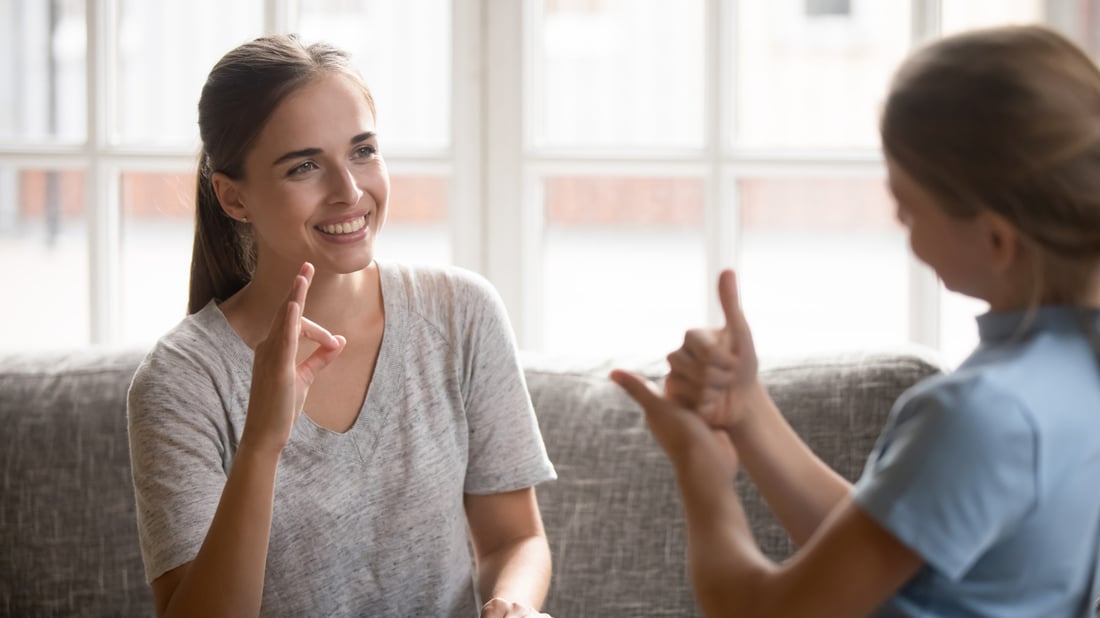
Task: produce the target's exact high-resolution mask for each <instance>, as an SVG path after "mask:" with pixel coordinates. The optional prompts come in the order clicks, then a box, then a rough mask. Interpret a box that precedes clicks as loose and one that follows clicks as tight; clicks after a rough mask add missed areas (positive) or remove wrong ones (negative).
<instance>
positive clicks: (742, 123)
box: [730, 0, 911, 149]
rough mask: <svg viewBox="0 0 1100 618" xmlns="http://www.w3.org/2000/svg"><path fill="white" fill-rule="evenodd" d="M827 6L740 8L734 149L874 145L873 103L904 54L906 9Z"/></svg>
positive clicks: (857, 3)
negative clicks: (826, 9)
mask: <svg viewBox="0 0 1100 618" xmlns="http://www.w3.org/2000/svg"><path fill="white" fill-rule="evenodd" d="M818 4H821V3H818ZM829 4H830V6H829V7H827V8H829V9H830V10H828V11H821V10H817V9H818V8H820V7H816V5H815V6H811V5H814V3H808V2H806V0H775V1H773V2H739V3H737V6H738V7H739V10H738V14H737V24H736V32H737V42H736V47H735V50H734V57H735V58H736V61H735V62H731V63H730V65H731V70H732V71H733V74H732V75H731V82H732V83H736V84H737V87H736V93H735V95H734V97H733V102H734V110H733V111H734V117H735V121H734V122H735V134H736V135H735V136H734V146H736V147H743V148H796V149H797V148H847V147H862V148H871V147H874V148H877V147H878V143H879V140H878V129H877V125H878V109H879V104H880V103H881V101H882V99H883V97H884V96H885V94H886V89H887V86H888V84H889V81H890V77H891V76H892V75H893V72H894V69H896V68H897V65H898V64H899V63H900V62H901V60H902V58H903V57H904V56H905V54H906V52H907V51H908V48H909V40H910V33H909V31H910V21H911V19H910V17H911V16H910V8H909V3H908V2H880V1H879V0H852V2H848V3H829ZM832 5H837V6H832Z"/></svg>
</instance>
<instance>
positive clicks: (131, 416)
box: [127, 345, 226, 582]
mask: <svg viewBox="0 0 1100 618" xmlns="http://www.w3.org/2000/svg"><path fill="white" fill-rule="evenodd" d="M219 416H224V412H223V406H222V404H221V401H220V398H219V397H218V395H217V391H216V389H215V387H214V385H213V381H212V380H211V379H210V377H209V375H208V374H207V372H205V371H203V370H202V369H200V368H199V367H197V366H195V365H194V363H192V362H191V361H189V360H187V359H186V358H184V357H183V355H182V354H179V353H177V352H175V351H173V350H171V349H167V348H165V347H163V346H160V345H158V346H157V347H156V348H154V350H153V351H152V352H151V353H150V355H149V356H148V357H147V358H146V359H145V361H144V362H143V363H142V365H141V366H140V367H139V368H138V371H137V373H136V374H135V375H134V379H133V381H132V383H131V385H130V390H129V395H128V399H127V422H128V428H129V439H130V461H131V466H132V469H133V480H134V495H135V498H136V503H137V521H138V536H139V540H140V542H141V552H142V557H143V559H144V562H145V577H146V579H147V580H148V581H149V582H152V581H153V580H154V579H156V578H157V577H159V576H160V575H162V574H164V573H165V572H166V571H169V570H171V569H173V568H175V567H177V566H179V565H181V564H184V563H186V562H189V561H191V560H193V559H194V558H195V556H196V555H197V554H198V551H199V547H200V546H201V545H202V542H203V540H204V539H205V538H206V533H207V531H208V530H209V528H210V522H211V521H212V520H213V517H214V511H215V510H216V508H217V506H218V502H219V500H220V499H221V493H222V489H223V488H224V487H225V480H226V472H225V466H224V461H225V451H226V448H225V446H224V445H225V441H224V435H225V430H224V429H221V428H219V427H218V426H217V424H216V423H215V422H214V421H213V419H214V418H217V417H219Z"/></svg>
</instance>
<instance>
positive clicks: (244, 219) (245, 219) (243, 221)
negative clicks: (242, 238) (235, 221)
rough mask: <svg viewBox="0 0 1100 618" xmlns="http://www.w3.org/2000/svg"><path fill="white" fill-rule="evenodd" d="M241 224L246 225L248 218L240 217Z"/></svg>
mask: <svg viewBox="0 0 1100 618" xmlns="http://www.w3.org/2000/svg"><path fill="white" fill-rule="evenodd" d="M241 223H248V216H247V215H245V216H243V217H241Z"/></svg>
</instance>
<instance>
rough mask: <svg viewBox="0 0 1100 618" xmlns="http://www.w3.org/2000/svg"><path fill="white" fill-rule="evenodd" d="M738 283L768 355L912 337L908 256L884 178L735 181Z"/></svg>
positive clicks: (850, 347)
mask: <svg viewBox="0 0 1100 618" xmlns="http://www.w3.org/2000/svg"><path fill="white" fill-rule="evenodd" d="M738 190H739V194H740V199H741V225H742V230H743V234H742V238H743V244H742V246H741V268H740V271H741V272H740V278H739V280H740V285H741V299H742V301H743V304H744V308H745V315H746V316H747V317H748V320H749V324H750V325H752V329H753V336H754V339H755V343H756V350H757V352H758V353H759V354H760V355H761V356H762V357H777V356H792V355H793V356H800V355H806V354H813V353H823V352H827V351H837V350H854V349H859V348H867V347H874V346H881V345H883V344H889V343H895V342H896V343H900V342H905V341H908V339H909V330H908V315H909V296H908V294H909V292H908V291H909V274H908V273H909V270H908V269H909V262H908V260H909V250H908V246H907V240H906V236H905V233H904V231H903V229H902V228H901V226H900V225H898V224H897V222H896V221H895V220H894V217H893V213H894V209H893V205H892V203H891V201H890V199H889V197H888V194H887V192H886V188H885V184H884V182H883V181H882V180H881V179H877V178H873V179H872V178H758V179H744V180H741V181H740V182H739V183H738Z"/></svg>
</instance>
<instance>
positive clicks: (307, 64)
mask: <svg viewBox="0 0 1100 618" xmlns="http://www.w3.org/2000/svg"><path fill="white" fill-rule="evenodd" d="M332 73H338V74H340V75H343V76H346V77H348V78H350V79H351V80H352V81H353V82H354V83H355V84H357V85H358V86H360V87H361V88H362V90H363V95H364V96H365V97H366V100H367V105H368V107H369V108H370V110H371V114H374V113H375V109H374V99H373V97H372V96H371V93H370V90H369V89H368V88H367V86H366V84H365V83H364V82H363V79H362V77H361V76H360V75H359V73H358V72H357V71H356V70H355V68H354V67H353V66H352V64H351V60H350V57H349V56H348V54H347V53H346V52H344V51H341V50H339V49H337V48H335V47H332V46H330V45H326V44H323V43H316V44H313V45H308V46H307V45H304V44H303V43H302V42H301V41H299V40H298V38H297V37H296V36H294V35H276V36H266V37H261V38H258V39H256V40H254V41H251V42H248V43H245V44H243V45H241V46H240V47H237V48H236V49H234V50H232V51H230V52H229V53H227V54H226V55H225V56H224V57H222V59H221V60H219V61H218V63H217V64H216V65H214V68H213V69H212V70H211V71H210V75H209V76H208V77H207V78H206V84H205V85H204V86H203V88H202V95H201V96H200V97H199V136H200V137H201V139H202V151H201V153H200V155H199V169H198V182H197V184H198V187H197V191H196V199H195V240H194V247H193V249H192V254H191V285H190V290H189V298H188V301H187V312H188V313H189V314H190V313H195V312H196V311H198V310H199V309H202V308H203V307H204V306H205V305H206V304H207V303H208V302H210V300H211V299H218V300H224V299H226V298H228V297H230V296H232V295H233V294H235V293H236V292H237V291H238V290H240V289H241V288H242V287H244V285H245V284H246V283H248V282H249V280H251V278H252V272H253V270H254V269H255V267H256V247H255V243H254V241H253V238H252V231H251V229H250V227H249V226H248V225H247V224H244V223H240V222H238V221H236V220H234V219H232V218H231V217H229V216H228V215H227V214H225V211H223V210H222V208H221V205H220V204H219V202H218V197H217V195H216V194H215V193H214V185H213V183H212V181H211V177H212V176H213V174H214V173H215V172H221V173H222V174H225V175H226V176H228V177H230V178H233V179H242V178H243V177H244V160H245V157H246V156H247V155H248V153H249V151H250V150H251V148H252V145H253V143H254V142H255V141H256V138H257V137H258V136H259V134H260V132H261V131H262V130H263V128H264V126H265V125H266V124H267V120H268V118H269V117H270V116H271V114H272V112H274V111H275V108H276V107H278V105H279V104H280V103H281V102H282V101H283V100H284V99H286V97H287V96H288V95H290V94H291V93H293V92H295V91H297V90H299V89H301V88H302V87H303V86H305V85H307V84H308V83H310V82H311V81H313V80H314V79H316V78H318V77H320V76H323V75H327V74H332Z"/></svg>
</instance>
